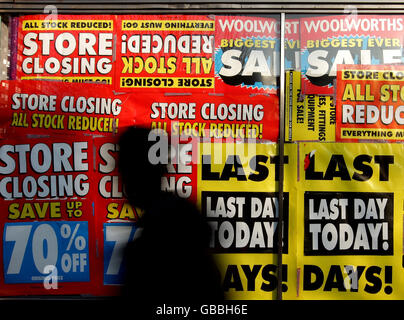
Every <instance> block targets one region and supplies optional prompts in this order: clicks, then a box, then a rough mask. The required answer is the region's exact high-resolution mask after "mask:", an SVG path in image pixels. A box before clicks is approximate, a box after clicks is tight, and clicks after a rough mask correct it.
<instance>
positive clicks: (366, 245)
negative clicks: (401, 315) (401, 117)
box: [296, 143, 404, 300]
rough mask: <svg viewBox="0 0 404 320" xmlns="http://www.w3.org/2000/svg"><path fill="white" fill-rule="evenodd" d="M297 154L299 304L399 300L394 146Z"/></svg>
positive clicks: (401, 278)
mask: <svg viewBox="0 0 404 320" xmlns="http://www.w3.org/2000/svg"><path fill="white" fill-rule="evenodd" d="M299 149H300V151H299V167H298V171H299V180H300V184H299V192H298V199H297V201H298V204H297V208H298V210H297V212H296V213H297V223H296V225H297V230H296V231H297V233H296V235H297V239H298V241H297V243H298V247H297V252H298V256H297V260H298V265H297V268H298V270H299V271H298V273H299V275H300V276H299V277H300V278H299V283H298V288H299V289H298V292H299V298H301V299H315V300H316V299H344V300H348V299H354V300H357V299H377V300H380V299H402V297H403V294H404V292H403V288H404V270H403V268H402V253H403V219H402V217H403V212H402V211H403V209H402V208H403V197H402V189H401V188H400V185H402V177H403V174H404V166H403V163H402V161H401V158H402V154H403V151H404V150H403V147H402V145H395V144H354V143H351V144H349V143H331V144H328V143H322V144H321V143H301V144H300V147H299Z"/></svg>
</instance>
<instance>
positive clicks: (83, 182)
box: [0, 136, 95, 296]
mask: <svg viewBox="0 0 404 320" xmlns="http://www.w3.org/2000/svg"><path fill="white" fill-rule="evenodd" d="M0 160H1V163H2V165H1V166H0V174H1V177H0V196H1V198H0V208H1V212H3V213H4V214H3V215H2V216H1V217H0V234H1V242H0V243H1V245H0V251H1V256H2V259H1V262H0V295H2V296H10V295H27V294H36V295H43V294H45V295H46V294H49V290H50V289H52V290H53V289H55V286H56V287H58V286H59V289H58V290H53V291H52V293H54V294H82V293H83V288H82V286H85V287H86V289H85V291H86V293H91V292H92V290H93V289H94V288H95V283H94V279H93V278H92V277H91V276H90V275H91V274H94V271H95V269H94V268H95V263H94V262H95V261H94V259H95V256H94V253H95V234H94V233H95V230H94V206H93V205H94V203H93V194H92V188H91V182H90V181H91V169H92V163H93V155H92V141H91V139H89V138H86V137H80V138H78V137H75V138H74V139H73V138H67V137H63V138H51V137H46V138H43V137H42V138H29V137H27V136H20V137H16V138H9V139H4V140H2V141H1V144H0ZM79 284H80V285H79Z"/></svg>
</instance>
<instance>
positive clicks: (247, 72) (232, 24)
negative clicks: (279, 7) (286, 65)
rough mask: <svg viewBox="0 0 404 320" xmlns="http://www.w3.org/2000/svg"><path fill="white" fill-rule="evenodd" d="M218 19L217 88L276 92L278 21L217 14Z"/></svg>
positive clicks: (222, 90)
mask: <svg viewBox="0 0 404 320" xmlns="http://www.w3.org/2000/svg"><path fill="white" fill-rule="evenodd" d="M215 21H216V32H215V79H216V83H215V90H216V91H217V92H236V91H237V92H241V91H244V92H247V93H271V94H276V92H277V90H278V84H277V77H279V65H280V60H279V59H280V56H279V52H280V51H279V43H280V40H279V31H280V27H279V26H280V24H279V21H278V20H277V19H276V18H269V17H268V18H262V17H251V16H249V17H243V16H216V17H215Z"/></svg>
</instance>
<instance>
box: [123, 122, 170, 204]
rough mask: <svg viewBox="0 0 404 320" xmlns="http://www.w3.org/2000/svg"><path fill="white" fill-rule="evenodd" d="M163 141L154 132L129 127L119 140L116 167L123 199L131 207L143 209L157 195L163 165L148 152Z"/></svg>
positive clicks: (159, 134)
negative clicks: (125, 198) (121, 185)
mask: <svg viewBox="0 0 404 320" xmlns="http://www.w3.org/2000/svg"><path fill="white" fill-rule="evenodd" d="M164 138H165V136H164V135H163V134H161V132H160V133H159V132H158V131H157V130H152V131H150V130H148V129H146V128H140V127H130V128H128V129H127V130H126V131H125V132H124V133H123V134H122V136H121V137H120V140H119V159H118V168H119V172H120V174H121V177H122V182H123V185H124V189H125V194H126V197H127V198H128V201H129V202H130V204H131V205H133V206H136V207H138V208H141V209H145V208H146V207H147V206H148V205H149V204H150V203H151V202H152V201H153V199H155V198H156V195H158V194H159V193H160V192H161V191H160V188H161V177H162V175H163V174H164V165H163V164H162V163H158V161H157V160H159V159H156V157H155V155H154V154H151V153H150V150H153V148H152V147H153V146H154V145H155V144H156V140H157V141H159V140H160V139H164ZM160 142H161V141H160ZM165 142H166V141H165ZM165 142H164V143H165ZM156 162H157V163H156ZM153 163H154V164H153Z"/></svg>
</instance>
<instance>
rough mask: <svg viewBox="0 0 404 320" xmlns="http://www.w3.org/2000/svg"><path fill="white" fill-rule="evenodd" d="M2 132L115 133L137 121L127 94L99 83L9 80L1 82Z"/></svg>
mask: <svg viewBox="0 0 404 320" xmlns="http://www.w3.org/2000/svg"><path fill="white" fill-rule="evenodd" d="M0 93H1V94H0V106H1V109H2V111H3V112H2V115H1V118H0V126H1V127H2V130H3V131H2V132H4V133H6V134H7V135H12V134H16V133H18V134H46V135H49V134H57V135H82V134H91V135H115V134H118V133H120V132H121V131H122V130H123V128H125V127H127V126H130V125H133V124H134V117H133V110H131V109H130V108H129V106H128V105H127V95H124V94H122V95H115V94H114V92H113V90H112V87H111V86H108V85H100V84H83V85H80V86H77V85H76V84H74V83H62V82H54V81H34V80H24V81H20V80H10V81H2V82H1V86H0Z"/></svg>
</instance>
